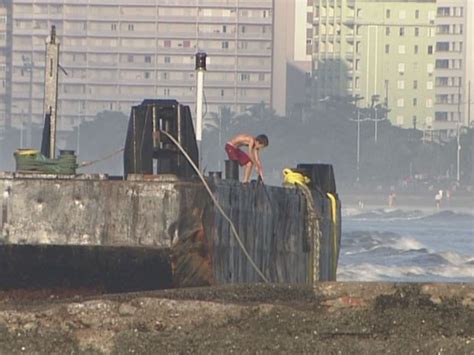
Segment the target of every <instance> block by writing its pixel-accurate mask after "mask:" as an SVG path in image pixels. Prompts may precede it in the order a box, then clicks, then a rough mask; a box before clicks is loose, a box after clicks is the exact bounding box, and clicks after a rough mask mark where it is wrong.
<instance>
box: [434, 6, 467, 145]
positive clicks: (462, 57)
mask: <svg viewBox="0 0 474 355" xmlns="http://www.w3.org/2000/svg"><path fill="white" fill-rule="evenodd" d="M436 5H437V11H436V66H435V75H436V79H435V94H436V96H435V120H434V122H433V130H434V131H435V132H437V134H438V135H440V136H441V137H447V136H452V135H454V134H456V132H457V129H458V125H467V124H468V120H469V118H468V113H469V103H468V101H469V83H470V81H471V79H472V75H473V70H472V67H473V66H474V64H473V63H472V61H473V60H474V57H473V56H472V43H470V42H472V40H473V37H474V33H473V31H474V28H473V25H472V20H474V18H471V19H470V21H469V15H470V13H469V10H470V11H471V16H472V7H473V6H474V2H472V1H467V0H437V4H436Z"/></svg>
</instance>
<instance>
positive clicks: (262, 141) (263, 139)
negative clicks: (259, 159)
mask: <svg viewBox="0 0 474 355" xmlns="http://www.w3.org/2000/svg"><path fill="white" fill-rule="evenodd" d="M255 140H256V141H257V142H258V143H260V144H263V146H264V147H266V146H268V137H267V136H266V135H265V134H259V135H258V136H257V137H256V138H255Z"/></svg>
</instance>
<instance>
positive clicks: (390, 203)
mask: <svg viewBox="0 0 474 355" xmlns="http://www.w3.org/2000/svg"><path fill="white" fill-rule="evenodd" d="M396 197H397V195H396V194H395V192H393V191H392V192H390V194H389V195H388V207H393V206H395V198H396Z"/></svg>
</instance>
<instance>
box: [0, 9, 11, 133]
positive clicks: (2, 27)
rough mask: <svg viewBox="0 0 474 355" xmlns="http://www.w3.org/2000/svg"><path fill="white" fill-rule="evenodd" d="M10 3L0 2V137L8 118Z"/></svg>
mask: <svg viewBox="0 0 474 355" xmlns="http://www.w3.org/2000/svg"><path fill="white" fill-rule="evenodd" d="M10 15H11V3H10V2H9V1H0V82H1V85H0V137H1V136H2V132H3V130H4V128H5V124H6V123H7V124H8V122H6V121H8V119H9V117H10V112H9V104H8V103H9V102H10V90H9V87H10V65H9V63H11V52H10V50H9V47H10V43H11V42H10V40H11V37H10V35H9V34H10V31H9V26H10V25H11V19H10V18H9V16H10Z"/></svg>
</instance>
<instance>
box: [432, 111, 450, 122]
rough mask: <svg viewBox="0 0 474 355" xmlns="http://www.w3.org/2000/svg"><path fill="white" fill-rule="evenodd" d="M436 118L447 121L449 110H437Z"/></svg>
mask: <svg viewBox="0 0 474 355" xmlns="http://www.w3.org/2000/svg"><path fill="white" fill-rule="evenodd" d="M435 120H436V121H447V120H448V113H447V112H435Z"/></svg>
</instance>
